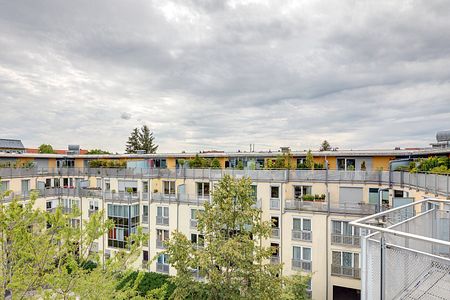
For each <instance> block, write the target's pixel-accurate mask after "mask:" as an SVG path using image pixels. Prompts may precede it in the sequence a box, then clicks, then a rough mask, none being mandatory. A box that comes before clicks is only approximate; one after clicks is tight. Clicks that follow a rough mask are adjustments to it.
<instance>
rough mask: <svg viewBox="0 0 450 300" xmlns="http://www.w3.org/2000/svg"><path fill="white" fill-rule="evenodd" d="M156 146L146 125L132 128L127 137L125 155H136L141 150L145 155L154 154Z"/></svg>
mask: <svg viewBox="0 0 450 300" xmlns="http://www.w3.org/2000/svg"><path fill="white" fill-rule="evenodd" d="M157 149H158V145H156V144H155V137H154V136H153V132H151V131H150V129H149V128H148V126H147V125H144V126H142V127H141V128H140V129H139V128H134V129H133V131H132V132H131V134H130V136H129V137H128V141H127V144H126V149H125V151H126V152H127V153H136V152H137V151H138V150H142V151H144V152H145V153H156V150H157Z"/></svg>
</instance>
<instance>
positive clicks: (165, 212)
mask: <svg viewBox="0 0 450 300" xmlns="http://www.w3.org/2000/svg"><path fill="white" fill-rule="evenodd" d="M156 215H157V216H158V217H164V218H168V217H169V208H168V207H166V206H158V207H157V208H156Z"/></svg>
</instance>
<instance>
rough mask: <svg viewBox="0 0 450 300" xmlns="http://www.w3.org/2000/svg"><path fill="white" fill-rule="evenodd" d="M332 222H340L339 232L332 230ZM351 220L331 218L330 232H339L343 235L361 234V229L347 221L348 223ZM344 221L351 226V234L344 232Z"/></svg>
mask: <svg viewBox="0 0 450 300" xmlns="http://www.w3.org/2000/svg"><path fill="white" fill-rule="evenodd" d="M334 222H339V223H341V226H340V231H341V232H340V233H336V232H334V225H333V224H334ZM350 222H351V221H345V220H331V233H332V234H340V235H343V236H361V230H359V229H358V228H357V227H355V226H351V225H350V224H349V223H350ZM344 223H347V224H348V226H351V228H352V234H351V235H347V234H344ZM355 231H356V232H358V234H355Z"/></svg>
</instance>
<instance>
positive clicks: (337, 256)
mask: <svg viewBox="0 0 450 300" xmlns="http://www.w3.org/2000/svg"><path fill="white" fill-rule="evenodd" d="M331 263H332V264H333V265H339V266H340V265H341V252H338V251H333V253H332V262H331Z"/></svg>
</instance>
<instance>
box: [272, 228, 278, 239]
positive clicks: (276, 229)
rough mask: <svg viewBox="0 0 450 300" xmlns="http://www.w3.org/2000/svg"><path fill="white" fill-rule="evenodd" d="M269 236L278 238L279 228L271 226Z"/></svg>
mask: <svg viewBox="0 0 450 300" xmlns="http://www.w3.org/2000/svg"><path fill="white" fill-rule="evenodd" d="M271 238H274V239H279V238H280V228H275V227H273V228H272V234H271Z"/></svg>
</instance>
